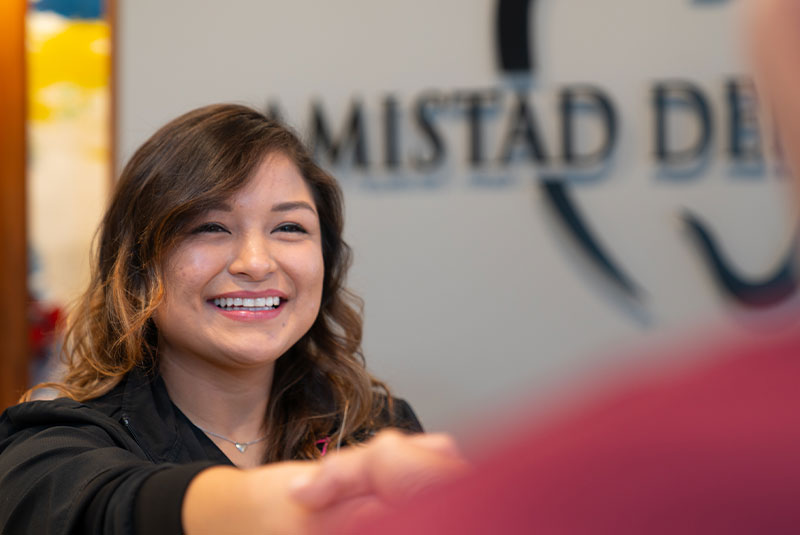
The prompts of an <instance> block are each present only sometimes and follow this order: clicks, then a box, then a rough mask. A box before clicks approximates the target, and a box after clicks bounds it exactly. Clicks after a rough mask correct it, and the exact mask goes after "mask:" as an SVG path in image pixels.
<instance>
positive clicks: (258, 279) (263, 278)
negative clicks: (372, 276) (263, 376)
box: [154, 154, 324, 369]
mask: <svg viewBox="0 0 800 535" xmlns="http://www.w3.org/2000/svg"><path fill="white" fill-rule="evenodd" d="M316 210H317V209H316V205H315V203H314V199H313V196H312V194H311V191H310V190H309V188H308V186H307V185H306V182H305V180H303V177H302V176H301V175H300V172H299V170H298V169H297V167H296V166H295V165H294V163H293V162H292V161H291V160H289V159H288V158H287V157H285V156H283V155H281V154H274V155H270V156H268V157H267V158H265V159H264V161H263V162H262V163H261V165H260V166H259V167H258V169H257V170H256V172H255V174H254V175H253V176H252V177H251V178H250V179H249V181H248V182H247V183H246V184H245V186H244V188H242V189H241V190H240V191H238V192H236V193H235V194H234V195H233V196H232V197H231V198H230V199H228V201H227V202H226V203H224V204H223V205H221V206H219V207H217V208H216V209H213V210H210V211H209V212H206V213H205V214H203V215H201V216H200V217H198V218H197V219H196V220H194V221H192V222H191V224H190V225H189V227H188V234H187V236H186V237H185V238H183V240H182V241H181V242H180V243H179V244H178V245H177V246H176V248H175V249H174V250H173V251H172V252H171V253H170V254H169V255H168V256H167V262H166V270H165V274H164V285H165V293H164V301H163V303H162V304H161V305H160V306H159V307H158V309H157V310H156V313H155V316H154V320H155V323H156V326H157V327H158V333H159V342H158V346H159V356H160V358H161V359H162V360H169V361H171V362H170V363H171V364H179V365H181V366H195V367H197V366H206V367H207V366H208V365H209V364H210V365H212V367H217V368H218V367H228V368H239V369H245V368H253V367H259V366H268V367H271V366H272V365H273V364H274V362H275V359H277V358H278V357H280V356H281V355H282V354H284V353H285V352H286V351H287V350H288V349H289V348H290V347H292V345H293V344H294V343H295V342H297V341H298V340H299V339H300V337H302V336H303V335H304V334H305V333H306V332H307V331H308V330H309V328H310V327H311V325H312V324H313V323H314V320H315V319H316V317H317V313H318V312H319V307H320V301H321V299H322V279H323V274H324V265H323V260H322V245H321V234H320V224H319V217H318V216H317V211H316Z"/></svg>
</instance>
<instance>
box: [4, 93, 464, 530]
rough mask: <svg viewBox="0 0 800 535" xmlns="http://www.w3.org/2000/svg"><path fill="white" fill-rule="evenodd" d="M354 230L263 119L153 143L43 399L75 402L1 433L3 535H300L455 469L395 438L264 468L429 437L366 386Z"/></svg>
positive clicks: (218, 121) (135, 162) (189, 129)
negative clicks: (350, 235)
mask: <svg viewBox="0 0 800 535" xmlns="http://www.w3.org/2000/svg"><path fill="white" fill-rule="evenodd" d="M342 227H343V219H342V198H341V192H340V190H339V187H338V185H337V184H336V181H335V180H334V179H333V178H332V177H331V176H330V175H328V174H327V173H326V172H325V171H324V170H322V169H321V168H320V167H319V166H317V165H316V164H315V163H314V162H313V160H312V159H311V157H310V155H309V154H308V152H307V151H306V150H305V148H304V147H303V145H302V144H301V143H300V142H299V141H298V139H297V137H296V136H295V135H294V134H292V133H291V132H290V131H289V130H287V129H286V128H285V127H283V126H282V125H280V124H279V123H277V122H275V121H272V120H269V119H267V118H266V117H264V116H263V115H262V114H260V113H258V112H256V111H254V110H251V109H249V108H245V107H242V106H234V105H215V106H209V107H205V108H201V109H198V110H195V111H193V112H190V113H188V114H186V115H183V116H181V117H179V118H178V119H176V120H174V121H172V122H171V123H169V124H167V125H166V126H164V127H163V128H162V129H161V130H159V131H158V132H156V133H155V134H154V135H153V137H151V138H150V139H149V140H148V141H147V142H146V143H145V144H144V145H143V146H142V147H141V148H140V149H139V150H138V151H137V152H136V154H134V156H133V158H132V159H131V161H130V162H129V163H128V165H127V166H126V167H125V169H124V171H123V173H122V176H121V178H120V181H119V183H118V186H117V189H116V192H115V195H114V197H113V199H112V201H111V204H110V207H109V209H108V211H107V213H106V216H105V218H104V219H103V223H102V225H101V229H100V235H99V242H98V248H97V257H96V259H95V263H94V271H93V275H92V280H91V283H90V286H89V289H88V290H87V292H86V293H85V294H84V296H83V299H82V300H81V301H80V302H79V303H78V305H77V306H76V308H75V309H74V310H73V312H72V313H71V315H70V317H69V322H68V325H67V331H66V343H65V351H64V356H65V361H66V365H67V372H66V375H65V377H64V379H63V381H62V382H60V383H55V384H49V385H48V386H51V387H55V388H57V389H59V390H60V391H61V392H62V393H63V394H65V397H63V398H60V399H56V400H53V401H38V402H29V403H22V404H20V405H17V406H16V407H12V408H11V409H9V410H8V411H7V412H6V413H5V414H4V415H3V417H2V419H0V492H2V495H3V496H4V497H6V498H8V499H4V500H3V501H2V504H0V528H2V531H3V533H17V532H19V533H22V532H34V531H35V532H53V533H58V532H64V533H67V532H86V533H95V532H104V533H112V532H114V533H116V532H122V533H130V532H141V533H157V532H162V533H174V532H180V531H181V530H183V531H185V532H187V533H194V532H198V531H201V532H202V531H208V530H211V531H212V532H213V531H215V530H216V531H217V532H219V529H221V528H224V529H225V530H228V531H229V530H234V531H242V532H252V531H254V530H256V529H258V530H264V529H266V530H276V529H277V530H280V531H283V532H299V531H302V530H303V529H310V526H311V525H312V524H313V521H314V520H315V519H317V520H319V518H320V517H321V515H322V516H324V517H325V518H332V517H331V515H332V514H335V513H336V512H337V511H339V512H341V511H345V510H346V511H347V512H348V514H347V516H348V517H350V516H352V515H351V513H352V512H353V511H354V510H358V509H359V508H360V507H361V506H368V507H370V508H374V507H375V506H376V504H377V505H379V506H380V505H381V504H383V503H384V502H386V501H387V500H388V501H391V500H393V499H394V498H396V495H397V494H398V493H399V494H402V493H403V492H404V491H403V490H402V489H408V488H410V487H409V478H400V479H398V480H397V482H395V480H386V481H383V482H382V479H381V471H383V470H384V469H385V468H386V467H387V466H388V465H389V464H391V465H392V466H391V469H392V471H393V473H395V474H397V473H402V472H403V471H404V467H406V468H407V469H408V470H407V472H408V473H409V474H412V476H409V477H410V479H411V480H412V481H413V480H414V479H415V477H413V474H415V473H416V474H419V477H420V478H422V479H424V480H425V481H430V478H431V474H437V473H439V472H441V471H443V472H449V471H450V470H451V469H452V468H453V467H454V466H457V465H458V464H459V463H458V461H457V460H454V454H453V453H452V448H451V447H449V446H448V445H447V444H446V440H445V444H444V446H443V445H442V442H441V440H439V439H437V438H435V437H434V438H433V439H431V438H430V437H398V436H393V437H392V438H391V440H389V441H388V442H387V440H385V439H384V440H382V441H381V440H372V441H369V442H368V443H367V447H366V448H363V449H362V448H358V449H356V450H352V451H351V452H347V454H346V455H345V454H344V452H343V453H341V454H338V453H335V454H333V455H332V456H328V458H326V459H329V458H331V457H332V458H333V459H334V460H335V462H330V461H327V460H326V462H328V464H327V465H326V464H324V463H323V464H320V463H319V462H315V463H299V464H298V463H285V462H278V463H275V464H271V465H267V466H264V467H261V466H260V465H263V464H265V463H270V462H274V461H289V460H301V459H306V460H313V459H319V458H321V457H322V456H323V455H324V454H325V453H326V451H327V449H328V445H329V444H330V443H333V444H335V445H337V446H339V445H347V444H355V443H359V442H364V441H366V440H367V439H369V438H370V437H371V436H372V435H374V434H375V433H376V432H377V431H378V430H380V429H382V428H385V427H400V428H403V429H406V430H409V431H420V430H421V428H420V425H419V423H418V421H417V420H416V417H415V416H414V413H413V412H412V411H411V409H410V408H409V407H408V405H407V404H405V403H404V402H402V401H399V400H393V399H392V398H391V396H390V395H389V393H388V390H387V388H386V386H385V385H384V384H383V383H382V382H380V381H378V380H377V379H375V378H373V377H372V376H371V375H370V374H369V373H368V372H367V371H366V369H365V366H364V361H363V357H362V355H361V351H360V346H361V325H362V320H361V316H360V313H359V308H358V304H359V303H358V300H357V299H356V298H355V297H354V296H352V295H351V294H350V293H349V292H348V291H347V290H346V289H345V287H344V279H345V275H346V271H347V268H348V266H349V263H350V250H349V248H348V246H347V244H346V243H345V242H344V241H343V240H342ZM376 443H377V444H378V445H377V446H376V445H375V444H376ZM387 443H388V444H389V445H390V446H391V447H389V448H388V449H387V447H386V444H387ZM376 448H379V449H380V450H381V453H380V454H376V453H375V451H376ZM393 451H396V452H398V453H399V454H400V457H397V458H396V459H394V458H393V453H392V452H393ZM370 452H371V453H370ZM417 454H419V455H417ZM336 459H339V460H336ZM343 459H344V460H343ZM387 459H389V460H390V461H389V463H388V464H387ZM215 465H222V466H215ZM224 465H228V466H227V467H225V466H224ZM231 465H236V466H238V467H239V468H253V470H237V469H234V468H232V467H231ZM330 466H333V467H334V468H330ZM336 467H341V468H336ZM420 468H424V470H421V469H420ZM398 469H399V472H398ZM338 470H341V472H337V471H338ZM331 473H332V474H333V475H331ZM319 474H322V475H324V477H321V478H319V477H315V476H317V475H319ZM422 474H424V475H422ZM298 478H299V479H298ZM320 481H321V482H320ZM31 482H33V483H31ZM398 485H399V486H398ZM411 486H412V487H413V486H414V485H411ZM315 487H318V488H315ZM400 487H402V489H401V488H400ZM233 489H236V491H237V492H231V491H232V490H233ZM298 489H299V490H298ZM303 489H305V491H304V490H303ZM309 489H311V490H309ZM304 492H305V494H304ZM320 493H321V495H323V496H326V495H330V496H334V497H333V498H325V499H323V500H321V501H320V500H319V498H318V496H319V495H320ZM331 493H332V494H331ZM303 496H306V498H305V501H304V498H303ZM309 496H310V498H309ZM9 497H10V498H9ZM42 510H47V511H50V514H47V515H43V514H41V511H42ZM275 513H280V514H275Z"/></svg>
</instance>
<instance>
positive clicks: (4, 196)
mask: <svg viewBox="0 0 800 535" xmlns="http://www.w3.org/2000/svg"><path fill="white" fill-rule="evenodd" d="M0 6H2V7H0V72H2V73H3V75H2V77H0V302H2V303H4V305H3V306H2V307H0V410H2V409H4V408H5V407H7V406H9V405H13V404H14V403H16V401H17V399H18V398H19V396H20V394H22V392H23V391H24V390H25V389H26V388H27V385H28V380H29V379H28V369H29V350H28V303H29V299H28V262H27V232H26V195H25V160H26V158H25V154H26V153H25V117H26V98H25V13H26V9H27V1H26V0H3V2H2V3H0Z"/></svg>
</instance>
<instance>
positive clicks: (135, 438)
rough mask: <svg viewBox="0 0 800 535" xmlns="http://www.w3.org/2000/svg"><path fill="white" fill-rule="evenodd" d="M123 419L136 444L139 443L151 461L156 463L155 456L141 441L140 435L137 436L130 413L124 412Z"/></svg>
mask: <svg viewBox="0 0 800 535" xmlns="http://www.w3.org/2000/svg"><path fill="white" fill-rule="evenodd" d="M121 420H122V425H124V426H125V429H126V430H127V431H128V434H129V435H130V436H131V438H133V441H134V442H136V445H138V446H139V448H141V450H142V451H143V452H144V454H145V455H146V456H147V458H148V459H150V462H151V463H155V462H156V461H155V459H153V457H151V456H150V453H149V452H148V451H147V449H146V448H145V447H144V446H143V445H142V443H141V442H140V441H139V437H138V436H136V431H134V430H133V426H132V425H131V420H130V418H128V415H127V414H123V415H122V418H121Z"/></svg>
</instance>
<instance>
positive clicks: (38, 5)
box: [29, 0, 105, 19]
mask: <svg viewBox="0 0 800 535" xmlns="http://www.w3.org/2000/svg"><path fill="white" fill-rule="evenodd" d="M104 4H105V2H104V1H103V0H32V1H31V2H30V3H29V7H30V8H31V9H32V10H34V11H54V12H56V13H58V14H59V15H62V16H64V17H69V18H73V19H99V18H101V17H102V16H103V14H104V11H105V10H104V8H105V6H104Z"/></svg>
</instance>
